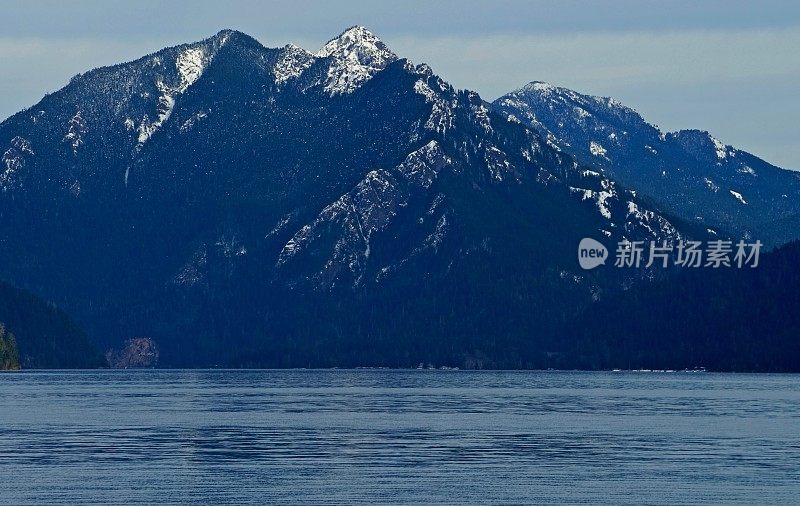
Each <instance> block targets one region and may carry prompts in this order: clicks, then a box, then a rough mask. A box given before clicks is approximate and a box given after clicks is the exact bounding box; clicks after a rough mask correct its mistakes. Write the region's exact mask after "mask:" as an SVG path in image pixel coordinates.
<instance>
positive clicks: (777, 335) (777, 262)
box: [565, 242, 800, 372]
mask: <svg viewBox="0 0 800 506" xmlns="http://www.w3.org/2000/svg"><path fill="white" fill-rule="evenodd" d="M798 264H800V242H794V243H791V244H788V245H786V246H784V247H782V248H780V249H778V250H776V251H773V252H771V253H769V254H766V255H764V256H763V257H762V259H761V264H760V265H759V266H758V267H756V268H753V269H724V270H714V269H697V270H687V271H684V272H682V273H679V274H678V275H677V276H675V277H673V278H670V279H668V280H665V281H663V282H659V283H654V284H652V285H643V286H639V287H637V288H635V289H632V290H629V291H627V292H624V293H621V294H620V295H619V296H617V297H614V298H612V299H609V300H605V301H603V302H601V303H598V304H596V305H594V306H592V307H591V308H590V309H589V310H588V311H587V312H586V313H585V314H584V315H583V317H582V318H580V319H579V320H578V321H577V322H576V323H575V324H574V325H572V326H571V328H570V330H569V331H568V333H567V335H569V336H570V338H569V339H568V341H567V342H570V343H571V344H570V345H568V347H567V348H565V351H568V354H569V355H570V356H572V357H574V360H571V361H570V364H569V366H570V367H581V368H592V369H610V368H625V369H639V368H656V369H668V368H695V367H706V368H708V369H712V370H721V371H793V372H797V371H800V312H798V309H799V308H800V269H798ZM573 336H574V338H573Z"/></svg>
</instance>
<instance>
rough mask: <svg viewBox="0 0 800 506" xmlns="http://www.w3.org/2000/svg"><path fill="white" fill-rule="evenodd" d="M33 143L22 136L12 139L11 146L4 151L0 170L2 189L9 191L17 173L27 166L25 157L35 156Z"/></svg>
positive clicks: (0, 186)
mask: <svg viewBox="0 0 800 506" xmlns="http://www.w3.org/2000/svg"><path fill="white" fill-rule="evenodd" d="M33 155H34V152H33V148H32V147H31V143H30V142H29V141H28V140H27V139H25V138H23V137H20V136H16V137H14V138H13V139H11V144H10V146H9V148H8V149H7V150H6V151H5V152H4V153H3V165H4V166H5V168H4V169H3V171H2V172H0V190H2V191H7V190H8V189H9V188H10V187H11V185H12V184H13V182H14V177H15V175H16V173H17V172H18V171H19V170H20V169H22V168H23V167H24V166H25V157H26V156H33Z"/></svg>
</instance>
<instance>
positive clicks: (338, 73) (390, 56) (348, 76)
mask: <svg viewBox="0 0 800 506" xmlns="http://www.w3.org/2000/svg"><path fill="white" fill-rule="evenodd" d="M316 56H317V57H318V58H331V63H330V66H329V67H328V72H327V78H326V81H325V91H326V92H328V93H330V94H331V95H338V94H343V93H350V92H352V91H354V90H355V89H356V88H358V87H359V86H361V84H363V83H364V82H365V81H367V80H369V79H370V78H372V77H373V76H374V75H375V74H377V73H378V72H380V71H381V70H383V69H384V68H386V66H387V65H388V64H389V63H391V62H393V61H395V60H397V55H396V54H394V53H393V52H392V51H391V50H390V49H389V48H388V47H386V44H384V43H383V41H381V40H380V39H379V38H378V37H377V36H375V34H373V33H372V32H370V31H369V30H367V29H366V28H364V27H363V26H353V27H351V28H348V29H347V30H345V31H344V32H342V33H341V34H340V35H339V36H337V37H335V38H333V39H331V40H330V41H328V42H327V43H326V44H325V45H324V46H322V49H320V50H319V51H318V52H317V54H316Z"/></svg>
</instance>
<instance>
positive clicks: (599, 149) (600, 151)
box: [589, 141, 608, 160]
mask: <svg viewBox="0 0 800 506" xmlns="http://www.w3.org/2000/svg"><path fill="white" fill-rule="evenodd" d="M589 152H590V153H592V155H594V156H599V157H600V158H605V159H606V160H608V156H606V154H607V153H608V151H606V148H604V147H603V146H602V144H600V143H599V142H597V141H591V142H590V143H589Z"/></svg>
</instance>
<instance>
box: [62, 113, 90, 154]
mask: <svg viewBox="0 0 800 506" xmlns="http://www.w3.org/2000/svg"><path fill="white" fill-rule="evenodd" d="M86 132H87V128H86V121H84V119H83V118H82V117H81V112H80V111H78V112H76V113H75V115H74V116H72V118H70V120H69V123H68V125H67V133H66V134H65V135H64V142H67V143H69V145H70V146H71V147H72V154H73V155H77V154H78V148H79V147H80V146H81V145H82V144H83V136H84V134H86Z"/></svg>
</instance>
